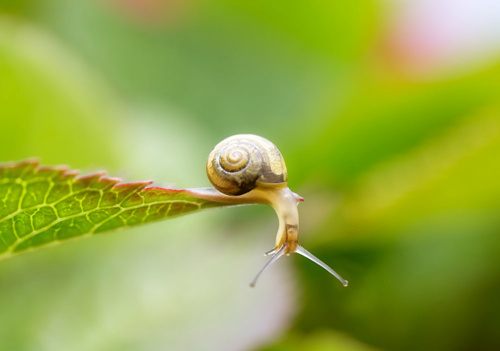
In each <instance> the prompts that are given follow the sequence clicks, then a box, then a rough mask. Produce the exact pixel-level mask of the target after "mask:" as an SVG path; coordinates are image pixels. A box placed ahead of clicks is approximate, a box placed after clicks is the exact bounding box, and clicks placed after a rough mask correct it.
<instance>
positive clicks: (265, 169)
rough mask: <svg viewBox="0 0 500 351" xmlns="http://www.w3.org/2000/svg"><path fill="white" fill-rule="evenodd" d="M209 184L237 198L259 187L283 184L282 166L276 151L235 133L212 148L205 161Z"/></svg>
mask: <svg viewBox="0 0 500 351" xmlns="http://www.w3.org/2000/svg"><path fill="white" fill-rule="evenodd" d="M207 176H208V179H209V180H210V182H211V183H212V185H213V186H214V187H215V188H216V189H217V190H219V191H220V192H222V193H224V194H227V195H241V194H244V193H247V192H249V191H250V190H252V189H253V188H255V187H256V186H257V184H256V183H261V184H282V183H286V181H287V178H288V176H287V172H286V165H285V161H284V160H283V157H282V156H281V153H280V152H279V150H278V148H277V147H276V146H275V145H274V144H273V143H271V142H270V141H269V140H267V139H265V138H263V137H260V136H258V135H253V134H238V135H233V136H230V137H229V138H227V139H224V140H223V141H221V142H220V143H219V144H217V145H216V146H215V148H214V149H213V150H212V152H211V153H210V155H209V156H208V161H207Z"/></svg>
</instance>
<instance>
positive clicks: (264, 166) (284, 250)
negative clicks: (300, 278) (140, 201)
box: [196, 134, 348, 286]
mask: <svg viewBox="0 0 500 351" xmlns="http://www.w3.org/2000/svg"><path fill="white" fill-rule="evenodd" d="M206 171H207V176H208V179H209V180H210V182H211V183H212V185H213V186H214V188H205V189H196V190H197V193H198V195H202V196H204V197H206V198H207V199H211V200H215V201H219V202H225V203H230V204H250V203H259V204H267V205H270V206H272V207H273V208H274V210H275V211H276V214H277V215H278V219H279V228H278V233H277V235H276V245H275V247H274V249H273V250H271V251H269V252H268V253H267V255H271V259H270V260H269V261H268V262H267V264H266V265H265V266H264V267H263V268H262V269H261V270H260V271H259V273H258V274H257V276H256V277H255V279H254V280H253V281H252V283H251V284H250V286H255V283H256V282H257V279H258V278H259V276H260V274H261V273H262V272H263V271H264V270H265V269H266V268H267V267H269V265H271V264H272V263H273V262H276V261H277V260H278V259H279V258H280V257H281V256H283V255H289V254H291V253H299V254H301V255H302V256H305V257H307V258H309V259H310V260H312V261H313V262H315V263H317V264H318V265H320V266H321V267H323V268H325V269H326V270H327V271H328V272H330V273H331V274H333V275H334V276H335V277H337V278H338V279H339V280H340V281H341V282H342V284H343V285H344V286H347V284H348V283H347V281H346V280H344V279H342V277H340V276H339V275H338V274H337V273H336V272H335V271H334V270H333V269H331V268H330V267H329V266H328V265H326V264H325V263H324V262H322V261H321V260H319V259H318V258H317V257H315V256H314V255H313V254H311V253H310V252H308V251H307V250H306V249H304V248H303V247H302V246H300V245H299V243H298V235H299V214H298V210H297V205H298V203H299V202H300V201H303V199H302V197H300V196H299V195H297V194H295V193H293V192H292V191H291V190H290V189H289V188H288V185H287V181H288V174H287V170H286V165H285V161H284V159H283V156H282V155H281V153H280V151H279V150H278V148H277V147H276V146H275V145H274V144H273V143H272V142H270V141H269V140H267V139H265V138H263V137H260V136H258V135H253V134H238V135H233V136H231V137H228V138H226V139H224V140H223V141H221V142H220V143H219V144H217V145H216V146H215V148H214V149H213V150H212V152H211V153H210V155H209V157H208V160H207V166H206Z"/></svg>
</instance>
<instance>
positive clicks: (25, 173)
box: [0, 160, 227, 258]
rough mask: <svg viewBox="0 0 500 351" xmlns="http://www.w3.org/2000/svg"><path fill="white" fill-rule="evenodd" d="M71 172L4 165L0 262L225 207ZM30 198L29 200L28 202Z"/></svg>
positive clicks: (171, 191)
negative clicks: (40, 248)
mask: <svg viewBox="0 0 500 351" xmlns="http://www.w3.org/2000/svg"><path fill="white" fill-rule="evenodd" d="M76 176H77V172H76V171H68V168H67V167H52V168H46V167H45V168H44V167H38V161H36V160H27V161H22V162H18V163H11V164H7V165H0V194H3V195H1V200H0V258H5V257H7V256H9V255H13V254H16V253H18V252H21V251H24V250H28V249H32V248H35V247H38V246H44V245H48V244H52V243H55V242H58V241H62V240H66V239H71V238H75V237H81V236H84V235H90V234H95V233H100V232H104V231H108V230H112V229H117V228H122V227H129V226H134V225H139V224H143V223H147V222H151V221H155V220H159V219H163V218H167V217H172V216H176V215H181V214H184V213H189V212H193V211H196V210H200V209H203V208H208V207H217V206H227V204H224V203H218V202H213V201H209V200H206V199H203V198H199V197H196V194H194V193H191V192H189V191H186V190H174V189H163V188H156V187H147V186H148V185H151V183H152V182H151V181H143V182H134V183H124V184H118V183H119V182H120V179H118V178H108V177H104V172H98V173H95V174H91V175H88V176H84V177H76ZM28 196H29V197H28Z"/></svg>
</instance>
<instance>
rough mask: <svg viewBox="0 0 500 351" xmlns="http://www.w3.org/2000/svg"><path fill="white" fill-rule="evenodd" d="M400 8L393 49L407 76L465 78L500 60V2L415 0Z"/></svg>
mask: <svg viewBox="0 0 500 351" xmlns="http://www.w3.org/2000/svg"><path fill="white" fill-rule="evenodd" d="M398 6H399V7H398V9H397V10H396V12H395V14H394V18H393V21H392V24H390V28H389V31H390V34H389V40H388V48H389V53H390V55H391V56H392V59H393V60H395V61H396V62H397V63H398V64H399V65H400V66H401V68H402V70H403V71H404V72H405V73H409V74H410V75H416V76H422V75H423V76H424V77H426V76H431V77H432V76H435V75H441V74H442V73H445V74H450V73H451V74H454V73H461V72H463V71H464V70H468V69H469V68H475V67H478V66H481V65H483V64H488V63H491V62H494V61H497V60H498V59H499V58H500V1H498V0H411V1H407V2H404V3H402V4H399V5H398Z"/></svg>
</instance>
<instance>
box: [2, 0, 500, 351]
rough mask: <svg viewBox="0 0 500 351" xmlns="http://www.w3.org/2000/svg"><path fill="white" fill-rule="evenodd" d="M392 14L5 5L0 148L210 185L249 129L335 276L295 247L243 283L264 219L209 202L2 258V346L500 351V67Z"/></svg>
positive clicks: (233, 5)
mask: <svg viewBox="0 0 500 351" xmlns="http://www.w3.org/2000/svg"><path fill="white" fill-rule="evenodd" d="M396 10H397V6H396V5H395V4H393V3H391V2H381V1H380V2H377V1H371V0H363V1H357V2H344V1H326V0H325V1H312V2H307V1H304V2H298V1H297V2H295V1H273V2H269V1H260V0H259V1H238V2H235V1H226V0H217V1H208V0H207V1H201V0H199V1H189V2H183V1H161V0H156V1H143V2H141V1H119V0H108V1H105V0H101V1H98V0H92V1H78V0H72V1H62V0H61V1H58V0H43V1H41V0H24V1H18V0H17V1H5V0H0V122H1V129H0V133H1V134H0V135H1V141H0V145H1V147H0V161H11V160H19V159H23V158H27V157H33V156H37V157H40V158H41V159H42V161H43V163H44V164H47V165H55V164H69V165H71V166H72V167H74V168H80V169H81V170H82V171H84V172H92V171H96V170H99V169H106V170H108V171H109V172H110V173H111V175H112V176H120V177H122V178H124V179H126V180H140V179H152V180H154V181H155V183H156V184H157V185H160V186H168V185H171V184H173V185H175V186H177V187H197V186H208V185H209V184H208V180H207V179H206V177H205V171H204V166H205V160H206V157H207V155H208V153H209V151H210V149H211V148H212V147H213V146H214V145H215V144H216V143H217V142H218V141H220V140H222V139H223V138H225V137H227V136H228V135H231V134H236V133H256V134H260V135H263V136H265V137H267V138H269V139H271V140H272V141H273V142H274V143H275V144H276V145H277V146H278V147H279V148H280V150H281V152H282V153H283V155H284V156H285V160H286V162H287V166H288V171H289V185H290V187H291V188H292V190H293V191H295V192H297V193H299V194H300V195H302V196H303V197H305V198H306V201H305V202H304V203H302V204H301V205H300V208H299V210H300V214H301V243H302V244H303V245H304V246H305V247H306V248H307V249H308V250H310V251H311V252H313V253H314V254H315V255H317V256H318V257H320V258H321V259H323V260H324V261H325V262H327V263H328V264H330V265H331V266H332V267H333V268H334V269H335V270H337V271H338V272H339V273H340V274H341V275H342V276H344V277H345V278H346V279H348V280H349V282H350V285H349V287H348V288H343V287H342V285H341V284H340V283H339V282H338V281H336V280H335V279H333V278H332V277H330V276H328V274H327V273H326V272H324V271H323V270H321V269H320V268H319V267H317V266H315V265H314V264H312V263H311V262H309V261H306V260H305V259H303V258H300V257H299V256H298V255H292V256H291V257H289V258H287V259H283V260H282V261H280V262H278V263H277V264H276V265H275V266H273V267H272V268H271V269H270V270H269V271H268V272H266V274H265V275H264V276H263V277H262V280H261V281H260V282H259V285H258V286H257V287H256V289H250V288H248V282H249V281H250V280H251V279H252V277H253V275H254V274H255V273H256V272H257V270H258V269H259V268H260V267H261V265H262V264H263V263H264V262H265V260H264V258H262V256H261V253H262V252H264V251H267V250H268V249H270V248H271V247H272V246H273V243H274V235H275V231H276V228H277V220H276V218H275V215H274V214H273V211H272V210H271V209H269V208H264V207H242V208H233V209H223V210H210V211H206V212H204V213H199V214H194V215H188V216H187V217H183V218H179V219H175V220H171V221H166V222H163V223H156V224H151V225H147V226H144V227H139V228H133V229H127V230H123V231H119V232H115V233H109V234H106V235H102V236H98V237H95V238H91V239H83V240H79V241H74V242H69V243H65V244H64V245H60V246H57V247H53V248H47V249H44V250H40V251H38V252H34V253H30V254H26V255H23V256H20V257H17V258H15V259H11V260H6V261H2V262H0V349H2V350H37V351H39V350H50V351H53V350H120V351H121V350H230V351H233V350H268V351H270V350H313V351H314V350H346V351H351V350H377V349H385V350H494V349H500V336H499V334H498V330H500V300H499V299H498V296H499V294H500V235H499V231H500V162H499V159H500V63H499V60H498V57H496V58H494V59H490V60H483V61H478V62H477V63H475V64H470V65H469V66H467V67H466V68H464V69H462V70H460V69H456V70H454V71H453V70H451V71H446V72H444V73H443V72H440V71H439V70H438V71H435V72H433V73H432V74H429V73H428V72H427V73H425V72H424V73H425V74H424V73H422V72H421V71H418V70H417V69H416V68H415V67H413V66H411V65H410V64H409V63H408V62H407V61H405V59H404V55H397V54H395V53H394V51H393V50H391V49H390V48H388V47H390V40H389V39H390V38H391V37H392V36H393V35H394V34H395V33H394V31H396V30H397V28H398V27H397V26H393V25H392V24H393V18H394V16H397V11H396ZM396 34H398V33H396ZM388 43H389V44H388Z"/></svg>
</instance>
